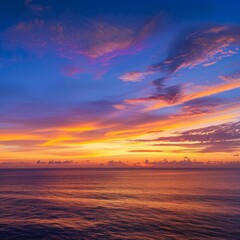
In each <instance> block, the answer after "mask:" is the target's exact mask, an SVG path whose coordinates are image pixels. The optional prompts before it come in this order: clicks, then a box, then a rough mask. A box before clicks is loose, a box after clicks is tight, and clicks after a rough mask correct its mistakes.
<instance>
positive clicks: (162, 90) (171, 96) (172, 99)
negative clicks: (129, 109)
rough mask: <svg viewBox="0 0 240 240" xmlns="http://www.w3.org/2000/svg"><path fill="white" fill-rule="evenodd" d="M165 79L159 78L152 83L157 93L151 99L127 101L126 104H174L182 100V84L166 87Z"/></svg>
mask: <svg viewBox="0 0 240 240" xmlns="http://www.w3.org/2000/svg"><path fill="white" fill-rule="evenodd" d="M164 80H165V78H159V79H156V80H154V81H153V82H152V83H153V85H154V86H155V93H154V94H153V95H151V96H149V97H143V98H134V99H127V100H125V103H129V104H134V103H141V102H143V103H144V102H151V101H163V102H166V103H167V104H174V103H176V102H178V101H179V100H180V99H181V95H182V86H181V84H177V85H173V86H169V87H165V86H164V84H163V82H164Z"/></svg>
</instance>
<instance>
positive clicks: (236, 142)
mask: <svg viewBox="0 0 240 240" xmlns="http://www.w3.org/2000/svg"><path fill="white" fill-rule="evenodd" d="M137 141H141V142H160V143H159V144H154V146H178V147H188V148H196V149H197V151H200V152H229V151H237V150H240V147H239V146H240V122H230V123H225V124H220V125H215V126H210V127H204V128H197V129H192V130H188V131H184V132H180V133H176V134H175V135H173V136H167V137H159V138H155V139H147V140H137ZM198 149H199V150H198Z"/></svg>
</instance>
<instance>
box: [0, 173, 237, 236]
mask: <svg viewBox="0 0 240 240" xmlns="http://www.w3.org/2000/svg"><path fill="white" fill-rule="evenodd" d="M4 239H19V240H21V239H23V240H27V239H31V240H35V239H91V240H92V239H104V240H105V239H111V240H114V239H131V240H132V239H137V240H138V239H139V240H143V239H164V240H165V239H177V240H187V239H191V240H195V239H197V240H198V239H204V240H205V239H206V240H208V239H212V240H216V239H224V240H225V239H230V240H239V239H240V171H239V170H104V169H102V170H86V169H85V170H83V169H59V170H56V169H48V170H46V169H39V170H36V169H35V170H33V169H29V170H0V240H4Z"/></svg>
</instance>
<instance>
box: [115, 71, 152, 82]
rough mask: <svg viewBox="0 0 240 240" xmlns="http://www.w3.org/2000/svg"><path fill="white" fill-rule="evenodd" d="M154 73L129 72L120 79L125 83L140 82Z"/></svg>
mask: <svg viewBox="0 0 240 240" xmlns="http://www.w3.org/2000/svg"><path fill="white" fill-rule="evenodd" d="M151 74H152V72H138V71H136V72H128V73H125V74H123V75H122V76H120V77H119V79H121V80H123V81H125V82H139V81H142V80H143V79H144V78H145V77H146V76H148V75H151Z"/></svg>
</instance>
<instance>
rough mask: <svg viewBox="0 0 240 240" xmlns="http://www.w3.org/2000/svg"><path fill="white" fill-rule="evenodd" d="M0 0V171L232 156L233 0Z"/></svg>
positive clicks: (236, 96)
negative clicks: (3, 168) (11, 167)
mask: <svg viewBox="0 0 240 240" xmlns="http://www.w3.org/2000/svg"><path fill="white" fill-rule="evenodd" d="M0 5H1V7H0V165H1V166H0V168H1V167H10V166H13V167H19V166H41V167H42V166H44V167H46V166H58V165H61V166H65V165H68V166H69V165H71V166H78V167H153V166H162V165H164V166H188V165H189V164H190V165H199V164H200V166H202V165H201V164H234V163H236V162H238V161H240V160H239V154H240V147H239V146H240V118H239V116H240V115H239V113H240V88H239V87H240V15H239V9H240V2H239V1H233V0H228V1H222V0H220V1H219V0H208V1H205V0H201V1H199V0H195V1H190V0H189V1H187V0H182V1H173V0H172V1H171V0H170V1H169V0H168V1H167V0H164V1H163V0H161V1H160V0H159V1H154V0H143V1H137V0H131V1H129V0H128V1H127V0H122V1H112V0H111V1H110V0H104V1H100V0H99V1H98V0H88V1H82V0H81V1H79V0H68V1H66V0H62V1H57V0H48V1H46V0H45V1H43V0H12V1H9V0H8V1H7V0H1V3H0Z"/></svg>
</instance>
